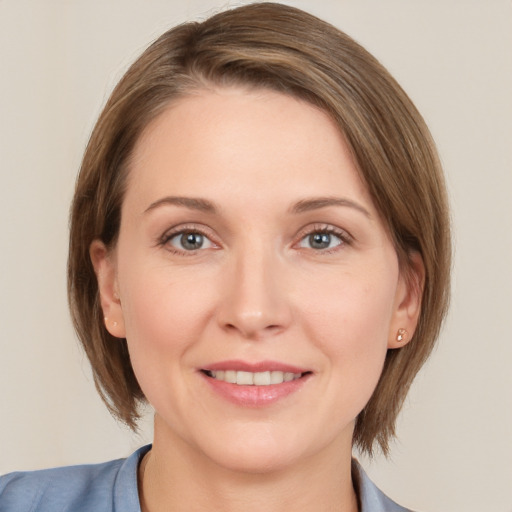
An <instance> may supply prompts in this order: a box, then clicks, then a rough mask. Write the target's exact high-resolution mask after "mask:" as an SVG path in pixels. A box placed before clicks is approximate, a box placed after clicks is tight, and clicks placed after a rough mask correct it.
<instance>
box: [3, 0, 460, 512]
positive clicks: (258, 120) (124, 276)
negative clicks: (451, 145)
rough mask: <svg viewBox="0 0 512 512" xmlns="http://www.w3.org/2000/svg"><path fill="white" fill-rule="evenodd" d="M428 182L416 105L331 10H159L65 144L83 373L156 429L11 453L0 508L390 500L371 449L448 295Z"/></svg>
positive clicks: (355, 506)
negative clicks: (168, 18) (33, 454)
mask: <svg viewBox="0 0 512 512" xmlns="http://www.w3.org/2000/svg"><path fill="white" fill-rule="evenodd" d="M449 267H450V238H449V222H448V213H447V204H446V194H445V188H444V182H443V177H442V172H441V169H440V165H439V162H438V160H437V156H436V152H435V149H434V145H433V142H432V140H431V138H430V135H429V132H428V129H427V128H426V126H425V124H424V122H423V120H422V118H421V116H420V115H419V114H418V112H417V111H416V109H415V108H414V106H413V105H412V103H411V102H410V100H409V99H408V98H407V96H406V95H405V93H404V92H403V91H402V90H401V88H400V87H399V86H398V85H397V84H396V82H395V81H394V80H393V79H392V78H391V77H390V75H389V74H388V73H387V72H386V71H385V70H384V69H383V68H382V66H380V64H379V63H378V62H377V61H376V60H375V59H374V58H373V57H371V56H370V55H369V54H368V53H367V52H366V51H365V50H364V49H362V48H361V47H360V46H359V45H357V44H356V43H355V42H354V41H352V40H351V39H350V38H348V37H347V36H346V35H345V34H343V33H341V32H339V31H338V30H337V29H335V28H334V27H332V26H330V25H328V24H326V23H324V22H322V21H320V20H318V19H316V18H314V17H313V16H310V15H308V14H306V13H304V12H302V11H300V10H297V9H294V8H291V7H285V6H282V5H278V4H269V3H264V4H253V5H249V6H245V7H241V8H238V9H234V10H231V11H227V12H224V13H221V14H218V15H216V16H213V17H212V18H210V19H208V20H206V21H205V22H203V23H200V24H186V25H182V26H179V27H177V28H175V29H172V30H170V31H169V32H167V33H166V34H164V35H163V36H161V37H160V38H159V39H158V40H157V41H156V42H155V43H154V44H152V45H151V46H150V47H149V48H148V49H147V50H146V51H145V52H144V53H143V55H142V56H141V57H140V58H139V59H138V60H137V61H136V62H135V63H134V64H133V66H132V67H131V68H130V69H129V70H128V72H127V73H126V75H125V76H124V77H123V79H122V80H121V82H120V83H119V84H118V86H117V87H116V89H115V90H114V92H113V93H112V96H111V98H110V99H109V101H108V102H107V105H106V106H105V109H104V111H103V113H102V114H101V116H100V119H99V120H98V122H97V124H96V127H95V129H94V131H93V134H92V136H91V140H90V142H89V145H88V147H87V150H86V153H85V155H84V159H83V163H82V168H81V171H80V175H79V178H78V182H77V188H76V192H75V198H74V202H73V207H72V213H71V239H70V254H69V271H68V276H69V298H70V304H71V311H72V315H73V319H74V322H75V326H76V329H77V332H78V334H79V337H80V339H81V341H82V343H83V345H84V348H85V351H86V353H87V355H88V357H89V359H90V361H91V364H92V367H93V371H94V375H95V381H96V384H97V387H98V390H99V392H100V394H101V396H102V398H103V399H104V401H105V403H106V405H107V407H109V409H110V410H111V412H112V413H113V414H114V415H115V416H117V417H118V418H119V419H120V420H122V421H124V422H126V423H127V424H128V425H130V426H131V427H132V428H135V427H136V423H137V419H138V412H137V410H138V409H137V408H138V406H139V405H140V404H141V403H142V402H145V401H148V402H149V403H150V404H151V405H152V406H153V407H154V409H155V431H154V442H153V445H152V446H151V447H144V448H141V449H140V450H138V451H137V452H136V453H134V454H133V455H132V456H131V457H129V458H128V459H126V460H120V461H113V462H109V463H106V464H103V465H96V466H79V467H75V468H61V469H54V470H46V471H41V472H33V473H14V474H11V475H7V476H5V477H3V478H2V480H1V481H0V482H1V483H0V505H1V510H2V511H3V510H6V511H7V510H25V509H27V510H38V511H45V510H74V511H76V510H79V511H88V510H94V511H99V510H123V511H132V510H133V511H136V510H142V511H143V512H144V511H150V512H153V511H160V510H165V511H169V510H206V509H211V508H212V507H213V508H214V509H216V510H239V509H241V508H242V507H243V508H244V510H246V509H248V510H261V509H262V508H263V507H264V508H265V509H269V510H289V509H291V508H292V507H296V508H298V509H300V510H315V511H321V510H344V511H356V510H360V511H363V512H371V511H393V510H405V509H403V508H402V507H400V506H399V505H397V504H395V503H394V502H392V501H391V500H390V499H389V498H387V497H386V496H384V495H383V494H382V493H381V492H380V491H379V490H378V489H377V488H376V487H375V486H374V485H373V484H372V483H371V482H370V481H369V479H368V477H367V476H366V475H365V474H364V472H363V471H362V469H361V468H360V467H359V465H358V464H357V462H355V461H353V460H352V457H351V453H352V446H353V445H354V444H356V445H357V446H358V447H359V448H360V449H361V450H363V451H366V452H367V453H369V454H371V453H372V451H373V449H374V446H375V445H378V446H379V447H380V448H381V449H382V450H383V451H384V452H385V453H387V452H388V449H389V441H390V439H391V438H392V437H393V435H394V425H395V420H396V417H397V414H398V412H399V410H400V407H401V405H402V403H403V400H404V398H405V396H406V394H407V391H408V389H409V386H410V384H411V382H412V380H413V378H414V376H415V374H416V373H417V371H418V370H419V368H420V367H421V366H422V364H423V363H424V361H425V360H426V359H427V357H428V355H429V354H430V352H431V350H432V347H433V344H434V341H435V339H436V337H437V334H438V332H439V327H440V324H441V321H442V318H443V316H444V313H445V311H446V307H447V301H448V285H449Z"/></svg>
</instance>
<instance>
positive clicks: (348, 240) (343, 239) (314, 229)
mask: <svg viewBox="0 0 512 512" xmlns="http://www.w3.org/2000/svg"><path fill="white" fill-rule="evenodd" d="M316 234H326V235H334V236H335V237H337V238H338V239H339V240H340V243H339V244H338V245H336V246H334V247H332V248H326V249H317V250H315V249H313V248H306V249H309V250H311V251H313V252H315V253H318V254H322V255H323V254H332V253H334V252H336V251H338V250H340V249H341V248H342V247H344V246H351V245H352V244H353V242H354V239H353V237H352V236H351V235H350V234H349V233H347V232H346V231H345V230H343V229H340V228H336V227H334V226H332V225H329V224H314V225H313V226H311V227H308V228H306V229H304V230H303V231H301V232H300V233H299V237H298V238H299V242H298V243H299V244H300V243H301V242H302V241H303V240H305V239H306V238H308V237H310V236H312V235H316Z"/></svg>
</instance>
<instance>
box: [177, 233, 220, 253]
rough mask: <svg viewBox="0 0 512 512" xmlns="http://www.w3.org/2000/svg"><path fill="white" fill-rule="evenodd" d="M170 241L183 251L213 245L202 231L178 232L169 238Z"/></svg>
mask: <svg viewBox="0 0 512 512" xmlns="http://www.w3.org/2000/svg"><path fill="white" fill-rule="evenodd" d="M169 243H170V244H171V245H172V246H173V247H175V248H176V249H180V250H182V251H197V250H199V249H207V248H209V247H211V245H212V243H211V242H210V240H209V239H208V238H207V237H205V236H204V235H202V234H201V233H197V232H192V231H188V232H186V233H178V234H176V235H174V236H173V237H172V238H170V239H169Z"/></svg>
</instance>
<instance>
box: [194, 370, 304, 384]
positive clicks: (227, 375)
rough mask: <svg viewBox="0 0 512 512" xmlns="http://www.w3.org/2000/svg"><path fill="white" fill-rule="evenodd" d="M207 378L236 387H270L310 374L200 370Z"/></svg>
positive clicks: (275, 371)
mask: <svg viewBox="0 0 512 512" xmlns="http://www.w3.org/2000/svg"><path fill="white" fill-rule="evenodd" d="M201 371H202V373H204V374H205V375H206V376H207V377H210V378H211V379H215V380H218V381H222V382H227V383H229V384H236V385H238V386H271V385H278V384H283V383H284V382H291V381H294V380H298V379H300V378H302V377H305V376H306V375H309V374H311V372H309V371H306V372H297V373H294V372H284V371H279V370H273V371H263V372H249V371H241V370H201Z"/></svg>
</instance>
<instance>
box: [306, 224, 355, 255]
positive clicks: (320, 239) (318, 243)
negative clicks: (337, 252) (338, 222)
mask: <svg viewBox="0 0 512 512" xmlns="http://www.w3.org/2000/svg"><path fill="white" fill-rule="evenodd" d="M345 243H349V240H348V236H346V235H344V234H343V233H338V232H337V231H334V230H333V229H316V230H314V231H312V232H310V233H308V234H307V235H306V236H304V237H303V238H302V239H301V240H300V242H299V247H302V248H305V249H313V250H315V251H328V250H329V249H336V247H338V246H340V245H343V244H345Z"/></svg>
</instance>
